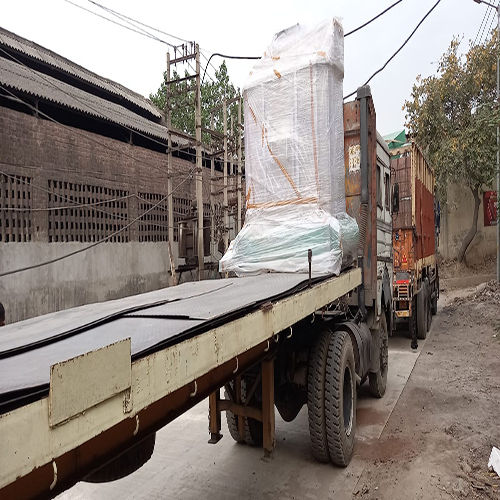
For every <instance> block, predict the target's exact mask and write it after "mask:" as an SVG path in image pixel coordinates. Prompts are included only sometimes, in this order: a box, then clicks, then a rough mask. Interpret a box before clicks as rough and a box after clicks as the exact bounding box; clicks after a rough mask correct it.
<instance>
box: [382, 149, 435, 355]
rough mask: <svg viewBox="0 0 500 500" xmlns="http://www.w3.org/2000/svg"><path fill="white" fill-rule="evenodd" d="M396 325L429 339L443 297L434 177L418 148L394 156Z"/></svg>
mask: <svg viewBox="0 0 500 500" xmlns="http://www.w3.org/2000/svg"><path fill="white" fill-rule="evenodd" d="M391 152H392V154H393V156H392V158H391V171H392V193H393V195H392V213H393V221H392V243H393V269H394V279H393V311H394V320H395V321H394V325H395V326H396V325H397V324H398V323H399V324H400V323H402V322H406V323H407V324H408V329H409V331H410V334H411V337H412V347H416V346H417V338H418V339H425V338H426V336H427V332H428V331H429V329H430V326H431V321H432V315H433V314H436V311H437V301H438V298H439V274H438V265H437V260H436V229H435V200H434V186H435V180H434V172H433V170H432V168H431V167H430V165H429V164H428V162H427V161H426V159H425V156H424V155H423V153H422V151H421V150H420V148H419V147H418V146H417V144H416V143H414V142H411V143H408V144H405V145H404V146H402V147H401V148H398V149H396V150H392V151H391Z"/></svg>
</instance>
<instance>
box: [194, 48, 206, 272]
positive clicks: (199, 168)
mask: <svg viewBox="0 0 500 500" xmlns="http://www.w3.org/2000/svg"><path fill="white" fill-rule="evenodd" d="M195 50H196V97H195V115H194V118H195V127H196V208H197V211H198V279H199V280H202V279H203V278H204V269H205V251H204V245H203V163H202V158H201V86H200V46H199V45H198V44H196V49H195Z"/></svg>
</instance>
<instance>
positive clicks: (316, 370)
mask: <svg viewBox="0 0 500 500" xmlns="http://www.w3.org/2000/svg"><path fill="white" fill-rule="evenodd" d="M331 337H332V333H331V331H330V330H325V331H323V332H321V333H320V334H319V335H318V338H317V339H316V342H315V343H314V344H313V346H312V348H311V351H310V353H309V366H308V372H307V415H308V419H309V436H310V439H311V448H312V454H313V456H314V458H315V459H316V460H318V461H319V462H329V461H330V455H329V452H328V441H327V437H326V422H325V385H326V381H325V375H326V360H327V357H328V347H329V345H330V339H331Z"/></svg>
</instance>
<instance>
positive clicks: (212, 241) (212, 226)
mask: <svg viewBox="0 0 500 500" xmlns="http://www.w3.org/2000/svg"><path fill="white" fill-rule="evenodd" d="M213 129H214V115H213V113H211V114H210V130H213ZM212 142H213V139H212V137H210V143H212ZM214 149H215V148H214V147H213V146H212V148H211V151H210V152H211V158H210V255H211V256H212V255H215V214H214V212H215V203H214V175H215V157H214Z"/></svg>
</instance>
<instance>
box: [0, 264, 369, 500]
mask: <svg viewBox="0 0 500 500" xmlns="http://www.w3.org/2000/svg"><path fill="white" fill-rule="evenodd" d="M269 277H270V276H269V275H267V278H269ZM262 278H264V279H262ZM272 278H278V279H279V278H280V276H277V275H273V276H272ZM293 278H294V279H293V281H292V282H295V283H296V284H294V286H293V287H292V288H288V289H287V288H285V289H284V290H282V291H281V292H280V293H279V294H278V295H276V294H275V295H274V296H273V295H269V294H268V293H267V294H266V292H265V290H262V289H261V292H260V296H261V297H262V298H261V299H260V300H258V301H256V302H255V303H254V304H252V305H251V306H248V305H247V306H245V307H244V308H238V309H235V310H233V311H230V312H231V313H232V314H234V316H235V317H234V318H233V319H230V320H228V321H225V320H223V321H218V322H217V323H220V324H217V323H215V326H214V327H210V326H211V325H210V322H208V329H207V330H206V331H204V332H202V333H200V334H197V335H194V336H187V338H185V339H183V338H182V337H181V338H179V341H178V342H176V343H172V345H168V346H166V347H165V348H159V349H158V350H156V349H154V350H153V352H149V353H148V352H147V351H146V354H144V355H141V356H140V357H138V358H137V359H135V360H134V359H133V357H134V356H132V361H131V338H130V337H127V338H124V339H123V340H120V341H118V342H116V343H113V344H111V345H105V346H103V347H102V348H100V349H97V350H93V351H90V352H88V353H86V354H84V355H82V356H78V357H75V358H72V359H70V360H68V361H63V362H60V363H56V364H54V365H52V367H51V369H50V376H49V384H48V387H45V390H44V394H45V395H44V396H43V397H42V398H41V399H37V400H36V401H33V402H31V403H28V404H24V403H25V402H24V401H23V402H22V405H21V406H19V407H17V408H15V409H12V410H11V411H8V412H6V413H3V414H2V415H0V450H1V452H0V486H1V489H0V493H1V494H0V496H1V497H2V498H27V497H33V496H38V495H55V494H56V493H58V492H60V491H63V490H64V489H66V488H67V487H69V486H71V485H72V484H73V483H74V482H75V481H76V480H78V479H81V478H82V477H84V476H85V475H86V474H88V473H90V472H91V471H92V470H94V469H96V468H97V467H98V466H99V465H101V464H103V463H105V462H106V461H107V460H109V459H110V458H113V457H115V456H116V455H117V454H119V453H120V451H123V450H125V449H126V448H128V447H130V446H131V445H132V444H134V443H139V442H140V441H141V440H143V439H144V438H146V437H147V436H149V435H151V433H153V432H155V431H156V430H158V429H159V428H161V427H162V426H164V425H165V424H166V423H168V422H169V421H171V420H173V419H174V418H175V417H177V416H178V415H180V414H182V413H183V412H184V411H186V410H187V409H189V408H191V407H192V406H194V405H195V404H196V403H198V402H199V401H201V400H202V399H204V398H206V397H207V396H208V395H210V394H212V393H213V392H214V391H215V390H216V389H217V388H219V387H221V386H222V385H224V384H225V383H227V382H228V381H229V380H231V379H233V378H234V377H235V376H238V375H239V374H242V373H244V372H245V370H247V369H248V368H249V367H252V366H254V365H255V364H257V363H259V362H262V361H263V366H267V367H269V365H268V363H270V364H271V366H272V363H273V356H275V354H276V351H277V349H278V347H279V346H281V345H282V344H284V343H287V342H291V341H292V339H294V332H293V330H294V327H295V328H296V329H298V328H299V323H300V322H301V321H303V320H304V319H306V321H308V322H310V321H312V319H313V317H314V315H320V314H321V312H322V310H323V308H324V307H325V306H327V305H328V304H331V303H332V302H334V301H336V300H337V299H339V298H340V297H342V296H344V295H346V294H348V293H349V292H351V291H352V290H354V289H355V288H356V287H357V286H358V285H359V284H360V283H361V271H360V269H352V270H349V271H346V272H345V273H342V274H341V275H340V276H338V277H331V278H326V279H323V280H320V281H316V282H313V283H311V285H310V286H309V280H308V277H307V276H299V277H297V276H294V277H293ZM226 281H228V282H229V283H227V284H228V285H229V286H228V287H227V288H230V289H231V283H234V284H235V287H237V290H232V289H231V290H227V291H226V293H225V295H226V297H227V295H229V294H235V293H238V292H240V293H241V292H242V291H243V290H244V289H245V287H246V286H247V285H246V283H245V281H246V278H241V279H237V280H236V279H235V280H217V281H212V282H208V283H209V284H210V285H212V287H213V290H215V292H212V293H210V292H209V291H207V290H206V286H205V287H204V288H205V290H203V291H202V292H201V293H203V295H199V292H198V290H197V289H199V288H200V286H199V285H200V284H204V285H206V283H207V282H197V283H187V284H185V285H180V286H179V287H178V288H181V289H182V288H185V289H188V293H189V295H193V294H194V295H198V296H197V297H195V298H194V299H193V298H191V299H189V298H187V299H180V300H175V299H174V302H171V303H170V304H173V305H174V306H175V307H176V308H178V307H179V305H180V306H181V307H182V302H183V300H184V301H186V300H187V301H188V302H191V304H189V307H191V306H193V305H194V306H196V304H197V303H199V304H200V305H201V301H203V302H205V304H206V303H207V301H208V302H209V303H210V302H212V300H213V299H210V295H215V296H217V297H213V298H216V299H217V300H220V298H221V297H220V294H218V293H217V291H220V286H221V284H225V283H224V282H226ZM251 281H252V284H251V285H250V286H252V287H253V288H254V289H256V288H259V287H262V286H263V285H264V286H266V285H267V284H269V279H266V275H264V276H261V277H256V278H252V279H251ZM266 281H267V283H266ZM241 282H242V283H241ZM289 284H290V283H286V282H285V283H282V287H283V286H284V287H288V286H289ZM169 290H171V289H166V290H164V291H163V292H164V294H163V295H164V297H165V300H168V292H169ZM197 292H198V293H197ZM158 295H159V294H157V297H158ZM276 297H277V298H276ZM114 302H118V303H117V304H116V306H117V307H118V308H119V307H120V304H119V302H120V301H114ZM168 304H169V303H168V302H167V305H168ZM158 307H162V306H154V305H153V306H150V307H149V308H147V309H141V311H140V312H141V315H147V314H152V313H153V311H152V309H155V308H156V309H157V308H158ZM163 307H164V306H163ZM78 309H81V308H77V309H75V310H74V311H73V313H74V316H76V315H77V314H78V313H79V312H80V311H78ZM126 310H127V309H125V311H126ZM82 312H83V313H85V311H82ZM193 313H194V314H196V310H193ZM63 314H65V315H68V311H64V312H62V313H54V314H51V315H48V316H49V317H48V318H46V319H45V321H47V322H50V323H55V322H57V321H59V320H60V319H61V318H60V317H58V316H62V315H63ZM126 314H127V313H124V312H123V311H122V312H121V313H120V314H119V316H118V315H117V316H115V321H116V318H118V317H119V318H122V320H123V318H124V317H125V315H126ZM151 317H152V316H150V317H149V318H146V317H136V318H135V319H132V318H131V317H128V319H129V320H131V321H136V322H137V329H136V331H137V335H141V333H142V332H144V331H145V330H147V329H148V328H150V327H148V326H147V324H146V323H148V322H151V319H150V318H151ZM37 319H38V321H39V323H42V322H43V321H44V320H43V319H41V318H37ZM101 320H103V321H104V320H105V317H104V318H101ZM153 321H156V322H158V323H159V324H160V325H161V324H163V326H164V327H166V325H167V324H168V323H171V322H175V321H183V320H181V319H172V318H170V319H168V318H166V317H165V315H161V316H157V317H156V318H155V319H154V320H153ZM189 321H190V320H188V319H184V322H189ZM95 323H98V321H97V320H95ZM95 323H94V324H95ZM104 324H105V325H108V328H109V325H110V323H109V322H107V323H104ZM6 328H8V327H6ZM167 329H168V327H167ZM141 330H142V332H141ZM7 333H8V332H7ZM84 334H85V332H81V333H79V334H78V335H79V336H81V335H84ZM164 336H165V335H164ZM132 340H133V339H132ZM52 345H54V344H52ZM45 348H47V347H45ZM29 352H30V351H28V352H26V351H25V352H24V353H20V354H14V356H16V358H17V360H18V361H19V362H22V361H23V356H24V357H26V356H27V354H29ZM31 352H35V351H31ZM132 353H133V351H132ZM8 359H12V358H6V357H4V358H3V359H2V360H1V361H0V374H1V377H2V380H3V384H2V386H3V390H5V389H6V388H7V387H8V385H9V384H8V381H7V378H8V373H6V371H5V370H6V367H4V366H2V362H4V361H5V360H8ZM4 364H5V363H4ZM9 368H10V367H9ZM19 370H23V365H19ZM272 375H273V373H272V371H271V372H269V369H267V371H266V368H263V377H264V378H268V379H269V377H270V380H263V382H264V384H263V385H266V384H270V385H269V386H268V388H267V391H263V397H266V398H268V401H269V405H272V404H273V403H274V401H273V396H272V393H273V391H272V388H273V382H272ZM25 385H27V384H25ZM41 389H42V388H41V387H40V385H38V386H36V387H35V390H36V391H37V394H39V393H40V390H41ZM47 391H48V394H47ZM32 396H33V394H32ZM17 397H18V398H19V392H18V395H17ZM7 399H8V398H6V397H5V393H4V398H3V406H4V408H5V407H6V405H7V404H10V405H11V407H14V406H16V404H17V403H18V402H19V399H17V401H16V400H14V401H8V400H7ZM265 407H266V405H263V408H265ZM271 408H273V406H271V407H269V406H267V411H263V410H257V409H254V412H252V411H251V410H250V407H249V408H248V409H249V414H251V415H252V416H253V417H256V418H257V419H262V421H263V422H264V424H265V425H264V429H267V432H264V447H265V449H266V450H267V451H269V452H270V451H272V448H273V447H274V442H273V441H274V438H273V434H274V426H273V425H272V424H273V417H272V416H271V410H270V409H271ZM273 415H274V413H273Z"/></svg>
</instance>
